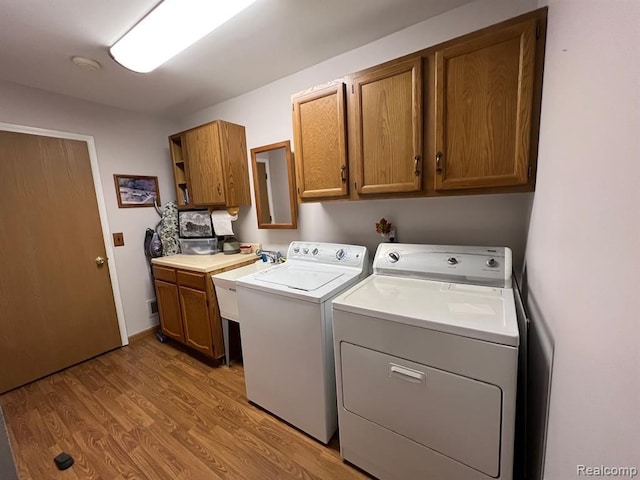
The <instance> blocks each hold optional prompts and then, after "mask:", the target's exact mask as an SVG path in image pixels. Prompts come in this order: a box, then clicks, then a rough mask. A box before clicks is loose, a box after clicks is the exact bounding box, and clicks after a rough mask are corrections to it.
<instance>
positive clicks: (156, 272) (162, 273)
mask: <svg viewBox="0 0 640 480" xmlns="http://www.w3.org/2000/svg"><path fill="white" fill-rule="evenodd" d="M153 277H154V278H155V279H156V280H162V281H165V282H171V283H176V271H175V270H174V269H173V268H166V267H157V266H155V265H154V266H153Z"/></svg>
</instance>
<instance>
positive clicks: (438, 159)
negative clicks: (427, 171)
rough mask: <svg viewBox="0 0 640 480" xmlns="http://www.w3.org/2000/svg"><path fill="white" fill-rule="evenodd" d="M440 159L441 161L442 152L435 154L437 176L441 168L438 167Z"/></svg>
mask: <svg viewBox="0 0 640 480" xmlns="http://www.w3.org/2000/svg"><path fill="white" fill-rule="evenodd" d="M441 159H442V152H438V153H436V173H437V174H438V175H440V174H441V173H442V167H441V166H440V160H441Z"/></svg>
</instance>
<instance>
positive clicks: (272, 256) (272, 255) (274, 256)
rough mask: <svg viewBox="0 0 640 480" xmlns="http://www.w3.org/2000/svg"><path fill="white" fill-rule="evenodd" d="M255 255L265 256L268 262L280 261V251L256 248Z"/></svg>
mask: <svg viewBox="0 0 640 480" xmlns="http://www.w3.org/2000/svg"><path fill="white" fill-rule="evenodd" d="M256 255H258V256H262V255H264V256H265V257H267V259H268V261H269V263H280V262H281V261H282V253H280V252H279V251H276V252H274V251H271V250H258V251H257V252H256Z"/></svg>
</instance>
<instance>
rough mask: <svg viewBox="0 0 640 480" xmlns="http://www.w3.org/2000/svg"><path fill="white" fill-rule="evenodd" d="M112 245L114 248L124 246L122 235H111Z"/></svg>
mask: <svg viewBox="0 0 640 480" xmlns="http://www.w3.org/2000/svg"><path fill="white" fill-rule="evenodd" d="M113 245H114V246H115V247H122V246H124V233H122V232H118V233H114V234H113Z"/></svg>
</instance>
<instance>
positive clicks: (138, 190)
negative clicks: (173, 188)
mask: <svg viewBox="0 0 640 480" xmlns="http://www.w3.org/2000/svg"><path fill="white" fill-rule="evenodd" d="M113 179H114V181H115V184H116V197H117V198H118V206H119V207H120V208H129V207H153V202H154V200H155V201H156V202H157V204H158V205H160V190H159V189H158V177H145V176H143V175H114V176H113Z"/></svg>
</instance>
